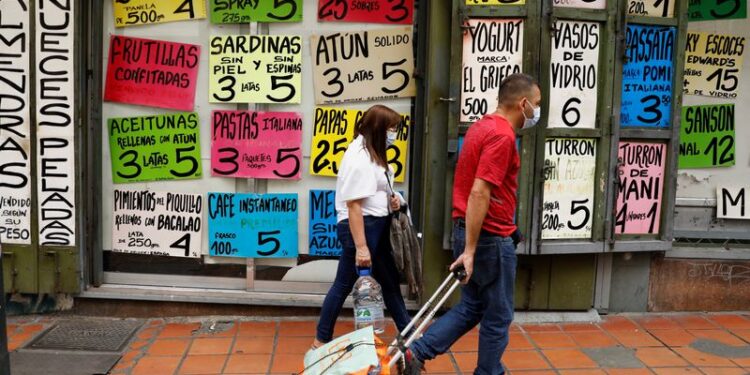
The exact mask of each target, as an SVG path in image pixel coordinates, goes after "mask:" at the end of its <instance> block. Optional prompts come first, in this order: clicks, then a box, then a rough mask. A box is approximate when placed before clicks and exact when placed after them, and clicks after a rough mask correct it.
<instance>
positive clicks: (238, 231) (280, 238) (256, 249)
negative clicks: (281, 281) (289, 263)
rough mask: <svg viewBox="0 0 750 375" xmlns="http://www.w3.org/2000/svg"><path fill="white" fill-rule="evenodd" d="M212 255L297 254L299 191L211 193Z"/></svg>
mask: <svg viewBox="0 0 750 375" xmlns="http://www.w3.org/2000/svg"><path fill="white" fill-rule="evenodd" d="M208 245H209V250H210V253H211V255H212V256H231V257H248V258H296V257H297V247H298V245H297V194H234V193H208Z"/></svg>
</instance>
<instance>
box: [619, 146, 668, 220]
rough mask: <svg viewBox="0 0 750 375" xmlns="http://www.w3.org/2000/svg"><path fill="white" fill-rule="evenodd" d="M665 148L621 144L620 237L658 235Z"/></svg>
mask: <svg viewBox="0 0 750 375" xmlns="http://www.w3.org/2000/svg"><path fill="white" fill-rule="evenodd" d="M666 149H667V147H666V145H665V144H663V143H642V142H628V141H620V144H619V147H618V152H617V160H618V163H619V168H618V178H619V185H618V186H619V189H618V191H617V217H616V218H615V233H617V234H655V233H659V222H660V217H661V200H662V197H663V195H664V194H663V190H664V165H665V164H666Z"/></svg>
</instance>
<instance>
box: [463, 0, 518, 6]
mask: <svg viewBox="0 0 750 375" xmlns="http://www.w3.org/2000/svg"><path fill="white" fill-rule="evenodd" d="M524 4H526V0H466V5H524Z"/></svg>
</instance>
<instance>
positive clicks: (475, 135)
mask: <svg viewBox="0 0 750 375" xmlns="http://www.w3.org/2000/svg"><path fill="white" fill-rule="evenodd" d="M520 167H521V160H520V158H519V157H518V150H517V149H516V133H515V132H514V131H513V126H512V125H511V124H510V122H508V120H506V119H505V118H504V117H502V116H499V115H495V114H491V115H485V116H484V117H482V119H480V120H479V121H477V122H475V123H474V124H473V125H472V126H471V127H470V128H469V131H468V132H466V136H465V137H464V144H463V147H462V149H461V154H460V155H459V157H458V165H457V166H456V176H455V181H454V182H453V218H454V219H456V218H465V217H466V206H467V205H468V203H469V194H470V193H471V187H472V185H473V184H474V179H475V178H480V179H482V180H484V181H487V182H489V183H490V184H492V192H491V195H490V206H489V209H488V210H487V216H485V218H484V223H482V229H484V230H486V231H488V232H490V233H493V234H497V235H500V236H504V237H508V236H510V235H511V234H512V233H513V232H514V231H515V230H516V225H515V224H514V223H513V217H514V214H515V212H516V191H517V190H518V170H519V169H520Z"/></svg>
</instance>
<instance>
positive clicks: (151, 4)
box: [114, 0, 206, 27]
mask: <svg viewBox="0 0 750 375" xmlns="http://www.w3.org/2000/svg"><path fill="white" fill-rule="evenodd" d="M114 14H115V26H116V27H123V26H132V25H146V24H151V23H162V22H173V21H184V20H193V19H200V18H206V3H205V1H204V0H158V1H157V0H115V1H114Z"/></svg>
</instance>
